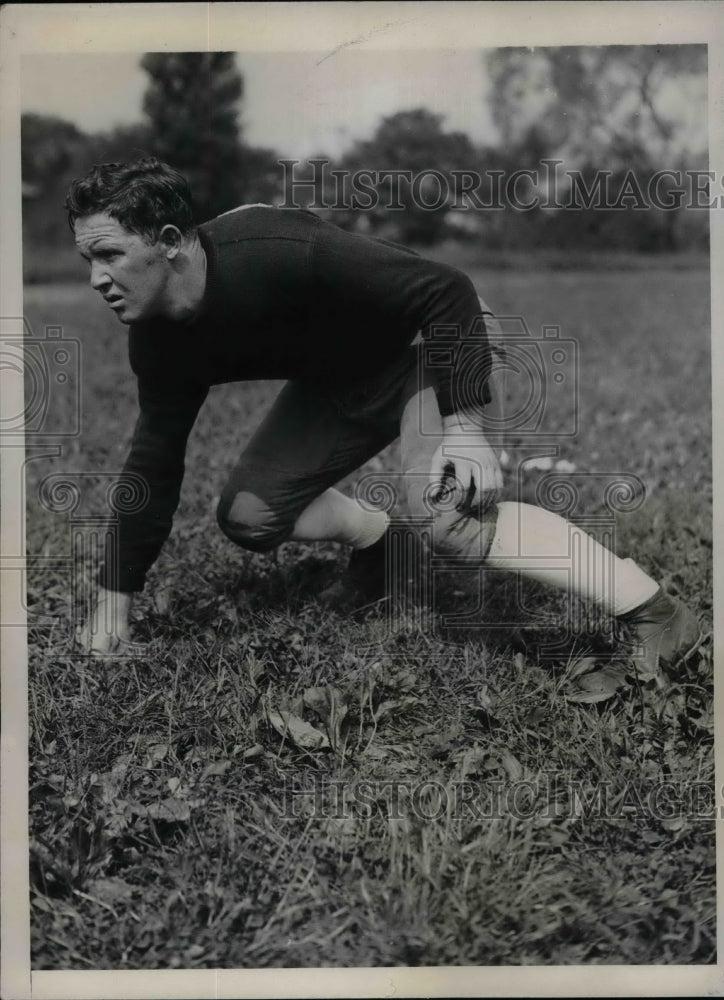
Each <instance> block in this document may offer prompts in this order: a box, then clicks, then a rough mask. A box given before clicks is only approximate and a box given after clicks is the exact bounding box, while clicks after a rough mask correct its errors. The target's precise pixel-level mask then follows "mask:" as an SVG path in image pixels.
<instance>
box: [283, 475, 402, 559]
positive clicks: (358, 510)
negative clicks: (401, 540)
mask: <svg viewBox="0 0 724 1000" xmlns="http://www.w3.org/2000/svg"><path fill="white" fill-rule="evenodd" d="M389 523H390V519H389V517H388V515H387V514H386V513H385V512H384V511H382V510H365V509H364V507H361V506H360V505H359V504H358V503H357V502H356V501H355V500H352V499H350V497H346V496H345V495H344V493H340V492H339V490H335V489H329V490H325V492H324V493H322V494H321V496H318V497H317V498H316V499H315V500H313V501H312V502H311V503H310V505H309V506H308V507H307V508H306V509H305V510H303V511H302V513H301V514H300V515H299V517H298V518H297V522H296V524H295V525H294V532H293V534H292V538H293V539H295V540H296V541H299V542H320V541H329V542H343V543H344V544H346V545H351V546H352V547H353V548H355V549H366V548H368V546H370V545H374V543H375V542H376V541H379V539H380V538H382V536H383V535H384V533H385V531H386V530H387V526H388V524H389Z"/></svg>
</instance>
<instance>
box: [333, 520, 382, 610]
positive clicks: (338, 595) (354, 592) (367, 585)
mask: <svg viewBox="0 0 724 1000" xmlns="http://www.w3.org/2000/svg"><path fill="white" fill-rule="evenodd" d="M386 551H387V532H385V534H384V535H383V536H382V538H380V539H379V540H378V541H376V542H375V543H374V545H368V546H367V547H366V548H364V549H355V550H354V551H353V552H352V555H351V556H350V559H349V563H348V564H347V570H346V572H345V574H344V577H343V578H342V579H341V580H338V581H336V582H335V583H333V584H331V585H330V586H329V587H326V588H325V589H324V590H323V591H322V592H321V593H320V594H319V596H318V598H317V599H318V600H319V602H320V604H323V605H324V606H325V607H330V608H338V609H340V610H341V609H345V610H360V609H361V608H365V607H367V606H369V605H371V604H376V603H378V602H380V601H383V600H385V599H386V598H387V597H388V588H387V579H386V565H387V561H386Z"/></svg>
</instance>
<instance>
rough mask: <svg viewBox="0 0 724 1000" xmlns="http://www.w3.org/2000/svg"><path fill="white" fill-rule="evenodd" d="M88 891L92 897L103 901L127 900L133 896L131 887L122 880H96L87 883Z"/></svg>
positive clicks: (113, 878)
mask: <svg viewBox="0 0 724 1000" xmlns="http://www.w3.org/2000/svg"><path fill="white" fill-rule="evenodd" d="M88 889H89V891H90V893H91V895H93V896H97V897H98V898H99V899H101V900H104V901H106V902H107V901H109V900H120V899H129V898H130V897H131V896H132V895H133V886H132V885H129V884H128V882H124V881H123V879H122V878H117V877H115V876H111V877H109V878H96V879H93V881H92V882H90V883H89V885H88Z"/></svg>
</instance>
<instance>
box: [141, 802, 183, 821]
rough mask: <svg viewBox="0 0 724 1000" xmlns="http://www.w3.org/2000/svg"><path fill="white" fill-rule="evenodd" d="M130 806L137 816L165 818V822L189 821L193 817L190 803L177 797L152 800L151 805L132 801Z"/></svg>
mask: <svg viewBox="0 0 724 1000" xmlns="http://www.w3.org/2000/svg"><path fill="white" fill-rule="evenodd" d="M130 807H131V812H133V813H134V814H135V815H136V816H146V817H148V819H156V820H163V822H164V823H188V821H189V820H190V819H191V807H190V805H189V803H188V802H185V801H183V800H182V799H177V798H168V799H161V801H160V802H152V803H151V805H150V806H144V805H140V804H139V803H135V802H132V803H130Z"/></svg>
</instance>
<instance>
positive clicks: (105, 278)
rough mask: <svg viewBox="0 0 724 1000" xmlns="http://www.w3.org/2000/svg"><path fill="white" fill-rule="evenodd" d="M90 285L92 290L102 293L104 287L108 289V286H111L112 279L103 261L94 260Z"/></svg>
mask: <svg viewBox="0 0 724 1000" xmlns="http://www.w3.org/2000/svg"><path fill="white" fill-rule="evenodd" d="M90 283H91V288H93V289H94V290H95V291H96V292H100V291H102V289H103V288H104V287H108V285H110V283H111V279H110V276H109V274H108V270H107V268H106V266H105V264H104V263H103V261H100V260H94V261H93V262H92V264H91V273H90Z"/></svg>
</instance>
